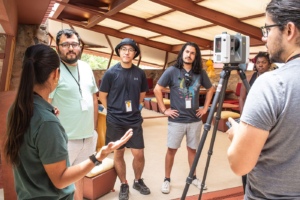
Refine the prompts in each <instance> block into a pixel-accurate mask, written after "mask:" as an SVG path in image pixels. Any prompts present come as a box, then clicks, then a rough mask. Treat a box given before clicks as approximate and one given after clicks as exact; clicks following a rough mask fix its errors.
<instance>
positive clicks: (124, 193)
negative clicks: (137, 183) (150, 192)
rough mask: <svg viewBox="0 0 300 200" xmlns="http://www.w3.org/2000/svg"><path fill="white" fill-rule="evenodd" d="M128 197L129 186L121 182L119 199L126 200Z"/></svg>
mask: <svg viewBox="0 0 300 200" xmlns="http://www.w3.org/2000/svg"><path fill="white" fill-rule="evenodd" d="M128 199H129V186H128V184H124V183H123V184H121V187H120V193H119V200H128Z"/></svg>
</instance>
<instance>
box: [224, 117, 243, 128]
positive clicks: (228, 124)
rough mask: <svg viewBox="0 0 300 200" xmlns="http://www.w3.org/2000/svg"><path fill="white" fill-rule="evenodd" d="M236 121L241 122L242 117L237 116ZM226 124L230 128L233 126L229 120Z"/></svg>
mask: <svg viewBox="0 0 300 200" xmlns="http://www.w3.org/2000/svg"><path fill="white" fill-rule="evenodd" d="M234 121H236V122H237V123H240V118H236V119H234ZM225 124H226V126H227V127H228V128H231V123H230V122H229V121H227V122H226V123H225Z"/></svg>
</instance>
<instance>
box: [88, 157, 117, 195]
mask: <svg viewBox="0 0 300 200" xmlns="http://www.w3.org/2000/svg"><path fill="white" fill-rule="evenodd" d="M116 179H117V172H116V170H115V167H114V161H113V159H111V158H105V159H104V160H103V161H102V164H101V165H99V166H95V167H94V168H93V169H92V170H91V171H90V173H88V174H87V175H86V176H85V177H84V178H83V197H84V198H86V199H92V200H95V199H98V198H99V197H101V196H103V195H105V194H107V193H109V192H110V191H113V190H114V185H115V182H116Z"/></svg>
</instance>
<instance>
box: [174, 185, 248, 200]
mask: <svg viewBox="0 0 300 200" xmlns="http://www.w3.org/2000/svg"><path fill="white" fill-rule="evenodd" d="M179 199H180V198H178V199H175V200H179ZM197 199H199V195H194V196H189V197H186V198H185V200H197ZM242 199H244V191H243V187H242V186H240V187H235V188H229V189H225V190H219V191H214V192H208V193H204V194H202V198H201V200H242Z"/></svg>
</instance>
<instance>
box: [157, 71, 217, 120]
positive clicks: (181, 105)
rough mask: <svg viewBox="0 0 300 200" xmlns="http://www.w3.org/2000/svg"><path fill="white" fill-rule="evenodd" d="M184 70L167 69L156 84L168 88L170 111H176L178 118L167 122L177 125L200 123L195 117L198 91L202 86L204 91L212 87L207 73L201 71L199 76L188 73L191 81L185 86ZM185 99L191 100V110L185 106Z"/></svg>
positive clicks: (197, 106)
mask: <svg viewBox="0 0 300 200" xmlns="http://www.w3.org/2000/svg"><path fill="white" fill-rule="evenodd" d="M186 73H187V72H186V71H185V69H178V68H176V67H174V66H171V67H169V68H168V69H167V70H166V71H165V72H164V73H163V74H162V76H161V77H160V79H159V80H158V82H157V83H158V84H159V85H161V86H163V87H167V86H169V88H170V101H171V109H174V110H178V111H179V116H178V117H176V118H174V119H173V118H171V117H169V121H172V122H178V123H190V122H197V121H200V118H198V117H197V116H196V110H197V109H199V90H200V86H201V85H202V86H203V87H205V88H206V89H209V88H211V87H212V84H211V82H210V80H209V78H208V76H207V73H206V72H205V71H204V70H202V71H201V73H200V74H195V73H193V72H192V71H190V72H189V74H190V77H191V79H192V80H191V81H190V83H189V86H188V87H187V85H186V83H187V82H186V78H185V74H186ZM186 98H190V99H191V108H189V109H187V108H186V106H185V101H186Z"/></svg>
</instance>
